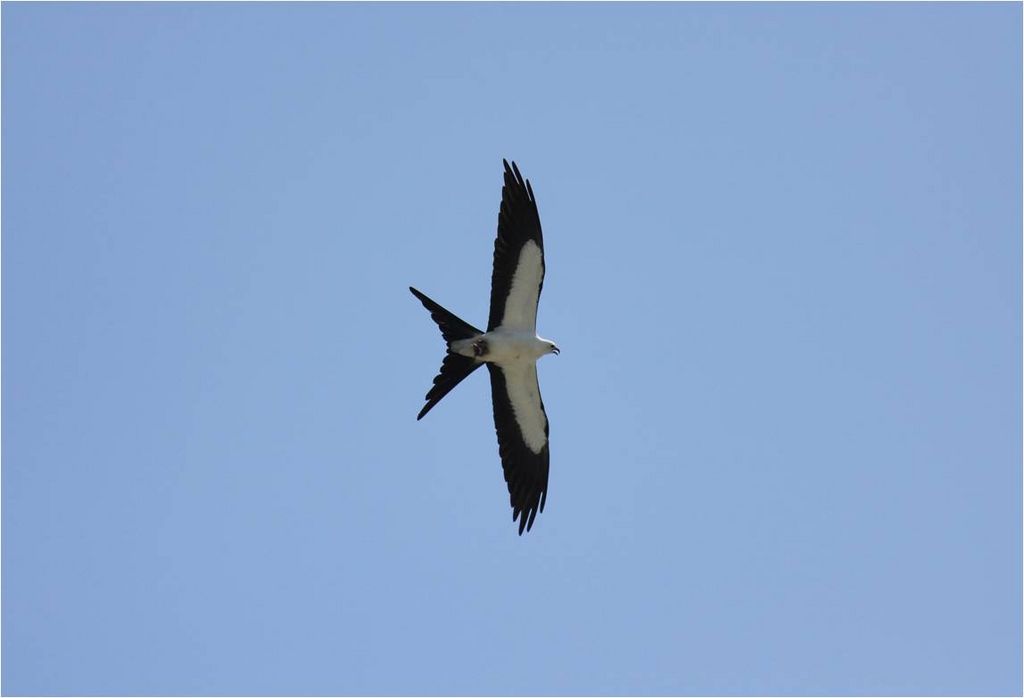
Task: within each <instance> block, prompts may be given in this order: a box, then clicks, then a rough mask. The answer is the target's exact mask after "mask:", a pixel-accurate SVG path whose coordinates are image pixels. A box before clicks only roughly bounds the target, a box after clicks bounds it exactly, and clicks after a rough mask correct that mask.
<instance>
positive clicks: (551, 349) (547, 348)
mask: <svg viewBox="0 0 1024 698" xmlns="http://www.w3.org/2000/svg"><path fill="white" fill-rule="evenodd" d="M537 339H539V340H540V341H541V342H543V343H544V353H545V354H559V353H561V350H560V349H559V348H558V347H557V346H555V343H554V342H552V341H551V340H550V339H544V338H543V337H537Z"/></svg>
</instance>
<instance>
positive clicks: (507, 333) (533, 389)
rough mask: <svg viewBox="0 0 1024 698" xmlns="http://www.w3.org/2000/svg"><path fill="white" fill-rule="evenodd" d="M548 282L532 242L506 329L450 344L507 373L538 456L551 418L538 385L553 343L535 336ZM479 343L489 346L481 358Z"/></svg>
mask: <svg viewBox="0 0 1024 698" xmlns="http://www.w3.org/2000/svg"><path fill="white" fill-rule="evenodd" d="M543 281H544V254H543V252H542V251H541V249H540V247H539V246H538V245H537V243H536V242H534V241H533V240H528V241H527V242H526V243H525V244H524V245H523V247H522V249H521V250H520V251H519V262H518V264H517V265H516V271H515V273H514V274H513V275H512V285H511V288H510V289H509V294H508V297H507V298H506V299H505V313H504V315H503V316H502V322H501V326H500V327H497V328H495V329H494V330H492V331H490V332H487V333H485V334H483V335H481V336H480V337H473V338H470V339H463V340H459V341H456V342H452V343H451V345H450V349H451V351H453V352H455V353H456V354H461V355H463V356H469V357H473V358H477V359H479V360H481V361H487V362H490V363H493V364H496V365H497V366H498V367H499V368H500V369H501V370H502V373H504V374H505V386H506V388H507V390H508V398H509V402H511V403H512V411H513V412H514V413H515V417H516V422H517V423H518V424H519V431H520V432H521V433H522V435H523V441H525V442H526V445H527V447H528V448H529V449H530V450H531V451H533V452H534V453H540V452H541V451H543V450H544V446H546V445H547V441H548V437H547V433H546V432H547V424H548V420H547V417H546V416H545V415H544V408H543V407H542V406H541V402H540V386H539V385H538V384H537V359H539V358H540V357H542V356H544V355H545V354H549V353H551V342H549V341H548V340H546V339H541V338H540V337H538V336H537V335H536V331H537V299H538V298H539V297H540V286H541V283H542V282H543ZM479 339H483V340H484V341H485V342H486V343H487V353H486V354H485V355H484V356H481V357H476V356H475V354H474V351H473V344H474V342H476V341H477V340H479Z"/></svg>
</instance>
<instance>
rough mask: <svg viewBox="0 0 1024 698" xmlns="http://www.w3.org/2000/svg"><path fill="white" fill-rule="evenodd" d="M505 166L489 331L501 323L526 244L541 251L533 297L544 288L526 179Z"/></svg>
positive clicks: (539, 235) (533, 206)
mask: <svg viewBox="0 0 1024 698" xmlns="http://www.w3.org/2000/svg"><path fill="white" fill-rule="evenodd" d="M502 162H503V163H504V164H505V184H504V186H502V188H501V209H500V210H499V212H498V237H497V238H496V239H495V240H494V271H493V274H492V276H491V315H490V318H489V319H488V321H487V331H488V332H490V331H491V330H493V329H494V328H496V327H499V326H500V325H501V324H502V318H503V317H504V316H505V302H506V300H507V299H508V297H509V292H510V291H511V289H512V278H513V276H514V275H515V272H516V267H517V266H518V264H519V253H520V252H521V251H522V249H523V245H524V244H526V242H527V241H529V240H533V241H534V242H535V243H537V246H538V247H539V248H540V251H541V255H542V256H541V259H540V270H539V277H540V278H539V282H538V284H537V289H536V293H537V298H538V299H539V298H540V289H541V287H542V286H543V285H544V259H543V252H544V236H543V234H542V232H541V228H540V214H539V213H538V212H537V200H536V199H535V198H534V196H533V188H532V187H531V186H530V182H529V181H528V180H524V179H523V175H521V174H520V173H519V168H518V167H516V164H515V163H514V162H513V163H512V166H511V167H509V164H508V161H507V160H502ZM532 305H533V308H532V314H533V317H534V318H536V315H537V301H536V300H532Z"/></svg>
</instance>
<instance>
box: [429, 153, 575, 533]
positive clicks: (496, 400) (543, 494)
mask: <svg viewBox="0 0 1024 698" xmlns="http://www.w3.org/2000/svg"><path fill="white" fill-rule="evenodd" d="M504 164H505V185H504V186H503V187H502V190H501V194H502V196H501V210H500V212H499V214H498V237H497V239H496V240H495V242H494V271H493V275H492V277H491V312H490V320H489V322H488V326H487V331H486V332H483V331H481V330H478V329H477V328H475V327H473V326H472V325H470V324H469V323H467V322H465V321H464V320H461V319H460V318H459V317H457V316H456V315H454V314H453V313H451V312H450V311H448V310H446V309H444V308H443V307H441V306H440V305H438V304H437V303H436V302H434V301H433V300H431V299H430V298H428V297H427V296H425V295H424V294H423V293H421V292H419V291H417V290H416V289H414V288H411V287H410V288H409V290H410V291H412V293H413V295H415V296H416V297H417V298H418V299H419V300H420V302H421V303H423V305H424V307H426V308H427V310H429V311H430V314H431V317H432V318H433V319H434V321H435V322H436V323H437V324H438V327H439V328H440V329H441V334H442V336H443V337H444V339H445V341H446V343H447V345H448V346H447V349H448V354H447V355H446V356H445V358H444V362H443V363H442V364H441V371H440V373H439V374H438V375H437V377H436V378H434V386H433V387H432V388H431V389H430V391H429V392H428V393H427V396H426V400H427V404H426V405H424V407H423V409H422V410H421V411H420V414H419V416H418V417H417V419H421V418H422V417H423V416H424V415H425V414H426V413H427V412H429V411H430V409H431V408H433V407H434V405H436V404H437V403H438V402H440V400H441V398H443V397H444V396H445V395H447V394H448V393H449V392H450V391H451V390H452V389H453V388H454V387H455V386H456V385H458V384H459V383H460V382H461V381H462V380H463V379H464V378H466V377H467V376H468V375H469V374H471V373H472V372H473V371H475V370H476V369H477V368H479V367H480V366H484V365H486V366H487V368H488V370H489V373H490V374H491V400H492V403H493V407H494V425H495V431H496V432H497V436H498V452H499V454H500V456H501V463H502V468H503V469H504V471H505V482H506V483H507V484H508V491H509V498H510V501H511V504H512V519H513V521H514V520H516V519H518V520H519V533H520V534H522V532H523V530H524V529H525V530H530V528H531V527H532V526H533V520H534V518H535V517H536V515H537V512H538V511H543V510H544V502H545V499H546V498H547V488H548V462H549V451H548V419H547V415H546V414H545V412H544V403H543V401H542V400H541V397H540V386H539V385H538V383H537V359H539V358H540V357H542V356H544V355H545V354H557V353H558V347H557V346H555V344H554V343H553V342H551V341H550V340H547V339H544V338H542V337H539V336H538V335H537V333H536V327H537V303H538V301H539V299H540V292H541V289H542V287H543V285H544V238H543V235H542V233H541V227H540V215H539V214H538V213H537V203H536V200H535V199H534V196H533V189H532V188H531V187H530V183H529V181H526V180H524V179H523V176H522V175H521V174H520V173H519V169H518V168H517V167H516V165H515V163H512V166H511V167H510V166H509V164H508V162H505V163H504Z"/></svg>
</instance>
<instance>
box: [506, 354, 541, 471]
mask: <svg viewBox="0 0 1024 698" xmlns="http://www.w3.org/2000/svg"><path fill="white" fill-rule="evenodd" d="M498 365H499V366H500V367H501V370H502V372H503V373H504V374H505V386H506V388H507V389H508V399H509V402H511V403H512V411H513V412H515V415H516V422H517V423H518V424H519V431H520V432H521V433H522V435H523V441H525V442H526V445H527V447H528V448H529V449H530V450H531V451H533V452H534V453H540V452H541V451H543V450H544V446H545V445H546V444H547V442H548V437H547V434H546V433H545V432H546V431H547V425H548V419H547V417H545V416H544V408H542V407H541V404H540V387H539V386H538V384H537V364H536V363H535V362H533V361H517V362H514V363H508V364H498Z"/></svg>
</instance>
